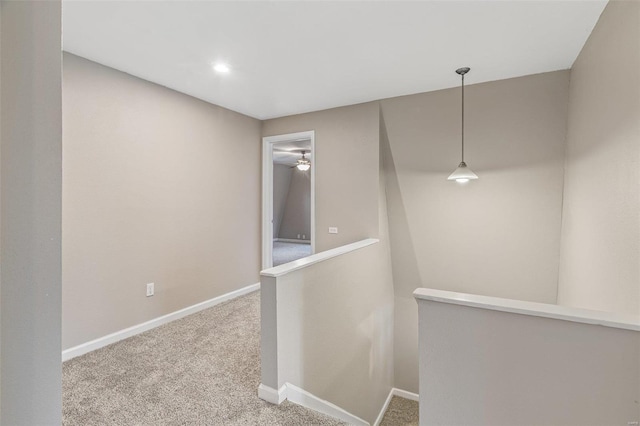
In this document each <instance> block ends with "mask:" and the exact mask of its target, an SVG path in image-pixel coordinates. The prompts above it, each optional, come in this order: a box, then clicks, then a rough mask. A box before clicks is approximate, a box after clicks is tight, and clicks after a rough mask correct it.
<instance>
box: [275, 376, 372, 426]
mask: <svg viewBox="0 0 640 426" xmlns="http://www.w3.org/2000/svg"><path fill="white" fill-rule="evenodd" d="M285 385H286V387H287V399H288V400H289V401H291V402H294V403H296V404H298V405H301V406H303V407H306V408H309V409H311V410H314V411H317V412H319V413H322V414H326V415H327V416H331V417H333V418H336V419H338V420H342V421H343V422H347V423H349V424H351V425H356V426H369V422H367V421H366V420H363V419H361V418H360V417H358V416H356V415H353V414H351V413H349V412H348V411H345V410H343V409H342V408H340V407H338V406H337V405H335V404H332V403H330V402H329V401H325V400H324V399H320V398H318V397H317V396H315V395H313V394H311V393H309V392H307V391H305V390H304V389H300V388H299V387H297V386H294V385H292V384H291V383H286V384H285Z"/></svg>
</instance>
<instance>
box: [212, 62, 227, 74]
mask: <svg viewBox="0 0 640 426" xmlns="http://www.w3.org/2000/svg"><path fill="white" fill-rule="evenodd" d="M213 70H214V71H215V72H219V73H223V74H226V73H228V72H229V71H230V69H229V65H227V64H225V63H222V62H218V63H217V64H214V65H213Z"/></svg>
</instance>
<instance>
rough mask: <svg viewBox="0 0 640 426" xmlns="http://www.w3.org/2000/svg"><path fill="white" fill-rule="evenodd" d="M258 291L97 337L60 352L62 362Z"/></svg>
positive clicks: (207, 302) (234, 294)
mask: <svg viewBox="0 0 640 426" xmlns="http://www.w3.org/2000/svg"><path fill="white" fill-rule="evenodd" d="M259 289H260V283H256V284H251V285H249V286H246V287H243V288H240V289H238V290H234V291H232V292H230V293H226V294H223V295H222V296H218V297H214V298H213V299H209V300H205V301H204V302H200V303H196V304H195V305H192V306H188V307H186V308H184V309H180V310H179V311H175V312H171V313H170V314H166V315H163V316H161V317H158V318H154V319H152V320H150V321H147V322H143V323H142V324H138V325H134V326H133V327H129V328H125V329H124V330H120V331H116V332H115V333H111V334H108V335H106V336H103V337H99V338H97V339H95V340H91V341H90V342H86V343H82V344H81V345H78V346H74V347H72V348H69V349H65V350H64V351H62V361H63V362H64V361H67V360H70V359H72V358H75V357H77V356H80V355H84V354H86V353H88V352H91V351H95V350H96V349H100V348H102V347H105V346H107V345H110V344H112V343H115V342H118V341H120V340H124V339H126V338H128V337H131V336H135V335H136V334H140V333H144V332H145V331H148V330H151V329H153V328H156V327H158V326H161V325H163V324H167V323H169V322H171V321H175V320H177V319H180V318H184V317H186V316H187V315H191V314H195V313H196V312H199V311H202V310H204V309H207V308H210V307H212V306H215V305H218V304H220V303H222V302H226V301H228V300H231V299H235V298H236V297H240V296H243V295H245V294H248V293H251V292H252V291H256V290H259Z"/></svg>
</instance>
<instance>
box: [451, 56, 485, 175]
mask: <svg viewBox="0 0 640 426" xmlns="http://www.w3.org/2000/svg"><path fill="white" fill-rule="evenodd" d="M470 70H471V68H468V67H464V68H458V69H457V70H456V73H458V74H460V76H461V77H462V161H460V164H458V168H457V169H455V170H454V172H453V173H451V174H450V175H449V177H448V178H447V179H448V180H455V181H456V182H459V183H466V182H469V181H470V180H473V179H478V175H476V174H475V173H473V172H472V171H471V169H470V168H469V167H467V164H466V163H465V162H464V75H465V74H466V73H468V72H469V71H470Z"/></svg>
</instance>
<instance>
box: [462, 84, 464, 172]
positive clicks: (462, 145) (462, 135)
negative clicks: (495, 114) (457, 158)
mask: <svg viewBox="0 0 640 426" xmlns="http://www.w3.org/2000/svg"><path fill="white" fill-rule="evenodd" d="M462 162H463V163H464V74H462Z"/></svg>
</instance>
